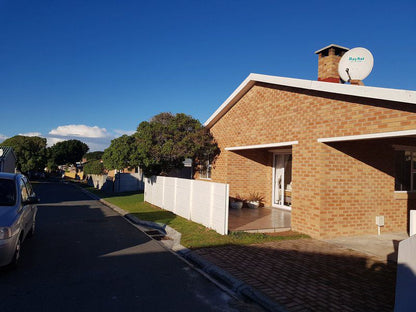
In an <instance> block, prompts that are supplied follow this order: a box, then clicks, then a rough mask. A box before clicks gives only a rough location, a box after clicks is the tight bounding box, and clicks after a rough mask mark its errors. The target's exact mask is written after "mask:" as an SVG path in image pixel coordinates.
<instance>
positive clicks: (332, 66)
mask: <svg viewBox="0 0 416 312" xmlns="http://www.w3.org/2000/svg"><path fill="white" fill-rule="evenodd" d="M348 50H349V49H348V48H344V47H341V46H339V45H336V44H331V45H329V46H326V47H325V48H322V49H320V50H318V51H316V52H315V54H318V81H326V82H335V83H340V82H341V79H340V77H339V74H338V63H339V61H340V59H341V57H342V56H343V55H344V53H345V52H347V51H348Z"/></svg>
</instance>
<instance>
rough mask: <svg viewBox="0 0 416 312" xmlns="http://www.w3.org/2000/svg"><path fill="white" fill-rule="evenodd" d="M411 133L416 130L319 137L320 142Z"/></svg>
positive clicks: (390, 136) (413, 133) (381, 137)
mask: <svg viewBox="0 0 416 312" xmlns="http://www.w3.org/2000/svg"><path fill="white" fill-rule="evenodd" d="M411 135H416V130H404V131H394V132H380V133H369V134H359V135H348V136H341V137H332V138H320V139H318V142H320V143H330V142H343V141H356V140H368V139H383V138H395V137H402V136H411Z"/></svg>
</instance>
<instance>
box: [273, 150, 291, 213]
mask: <svg viewBox="0 0 416 312" xmlns="http://www.w3.org/2000/svg"><path fill="white" fill-rule="evenodd" d="M291 205H292V154H291V153H276V154H274V160H273V206H275V207H280V208H285V209H291Z"/></svg>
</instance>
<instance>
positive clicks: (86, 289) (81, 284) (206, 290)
mask: <svg viewBox="0 0 416 312" xmlns="http://www.w3.org/2000/svg"><path fill="white" fill-rule="evenodd" d="M35 189H36V192H37V194H38V195H39V197H40V199H41V202H40V204H39V205H38V208H39V210H38V216H37V228H36V234H35V236H34V237H33V238H31V239H27V240H26V241H25V242H24V244H23V246H22V255H21V262H20V265H19V267H18V269H17V270H14V271H6V270H1V271H0V311H2V312H5V311H241V310H246V307H245V306H244V305H243V304H242V303H241V302H239V301H237V300H235V299H234V298H232V297H230V296H229V295H227V294H226V293H225V292H223V291H221V290H220V289H219V288H218V287H217V286H215V285H214V284H212V283H211V282H209V281H208V280H207V279H206V278H204V277H203V276H202V275H200V274H199V273H198V272H196V271H194V270H193V269H192V268H190V267H189V266H188V265H187V264H186V263H184V262H182V261H181V260H180V259H178V258H177V257H176V256H175V255H173V254H171V253H170V252H169V251H167V250H166V249H164V248H163V247H161V246H160V245H159V244H158V243H157V242H156V241H153V240H151V239H149V238H148V237H147V236H146V235H145V234H143V233H142V232H140V231H139V230H137V229H136V228H135V227H134V226H133V225H131V224H130V223H128V222H127V221H126V220H125V219H124V218H123V217H121V216H120V215H118V214H117V213H115V212H114V211H112V210H111V209H109V208H108V207H106V206H104V205H102V204H101V203H100V202H98V201H95V200H91V199H90V198H89V197H88V196H87V195H85V194H84V193H82V192H81V191H80V190H79V189H77V188H76V187H74V186H72V185H70V184H64V183H38V184H36V187H35Z"/></svg>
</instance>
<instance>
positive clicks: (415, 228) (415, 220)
mask: <svg viewBox="0 0 416 312" xmlns="http://www.w3.org/2000/svg"><path fill="white" fill-rule="evenodd" d="M409 235H410V236H413V235H416V210H410V226H409Z"/></svg>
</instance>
